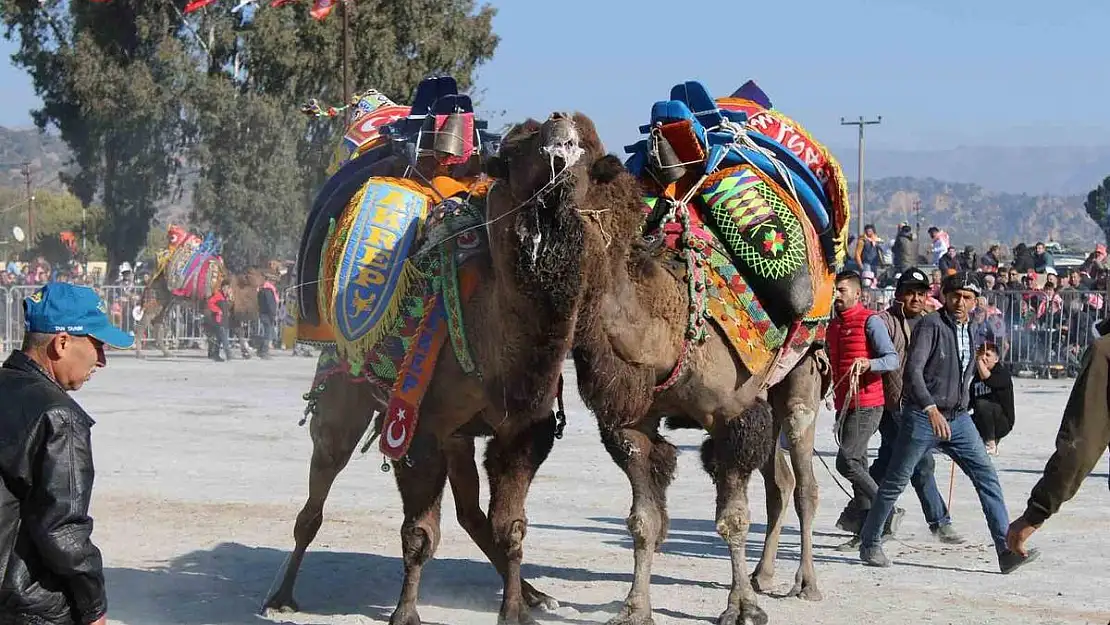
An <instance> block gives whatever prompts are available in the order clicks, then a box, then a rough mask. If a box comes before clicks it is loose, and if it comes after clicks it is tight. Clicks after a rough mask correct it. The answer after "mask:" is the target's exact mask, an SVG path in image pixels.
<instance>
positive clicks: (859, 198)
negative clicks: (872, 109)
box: [840, 115, 883, 237]
mask: <svg viewBox="0 0 1110 625" xmlns="http://www.w3.org/2000/svg"><path fill="white" fill-rule="evenodd" d="M882 122H883V116H882V115H879V117H878V119H872V120H864V119H863V116H862V115H861V116H860V118H859V120H858V121H846V120H845V119H844V118H843V117H841V118H840V125H841V126H859V146H858V148H857V149H858V152H859V153H858V156H859V163H858V174H857V181H856V212H857V213H858V215H859V221H857V222H856V236H857V237H858V236H861V235H862V234H863V127H864V126H871V125H873V124H881V123H882Z"/></svg>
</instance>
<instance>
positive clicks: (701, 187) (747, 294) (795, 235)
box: [626, 81, 849, 385]
mask: <svg viewBox="0 0 1110 625" xmlns="http://www.w3.org/2000/svg"><path fill="white" fill-rule="evenodd" d="M640 130H641V132H643V133H647V134H648V138H647V139H644V140H641V141H639V142H638V143H636V144H634V145H631V146H628V147H626V151H627V152H629V153H631V157H630V158H629V159H628V161H627V162H626V166H627V167H628V169H629V170H630V171H632V173H633V174H635V175H637V176H638V177H639V178H640V180H641V182H642V184H643V186H644V189H645V204H646V209H645V212H647V214H648V216H647V220H646V223H645V228H644V232H645V235H647V236H649V237H651V238H656V239H661V240H662V241H663V242H664V243H665V245H664V246H663V247H664V249H665V250H666V253H667V254H669V259H668V260H667V262H665V265H666V266H667V267H668V269H670V270H671V271H672V273H674V274H675V275H676V276H677V277H679V278H680V279H682V280H684V281H687V282H688V283H690V284H692V285H694V286H695V288H694V289H692V290H691V298H692V301H691V308H692V310H694V311H695V315H703V316H704V317H707V318H709V319H711V320H712V322H713V323H714V324H715V325H717V326H719V327H720V328H721V330H722V331H723V332H724V334H725V335H726V336H728V338H729V342H730V344H731V345H732V347H733V349H734V351H735V352H736V353H737V355H738V356H739V357H740V358H741V360H742V361H743V362H744V364H745V366H746V367H747V368H748V369H749V371H751V372H752V373H753V374H756V375H765V376H766V378H767V381H768V382H767V385H772V384H774V383H777V382H778V381H779V380H781V379H782V377H784V376H785V374H786V373H788V372H789V371H790V370H791V369H792V368H793V366H794V365H795V364H797V362H798V360H800V359H801V357H802V356H804V354H805V353H806V352H807V351H808V349H809V347H810V345H811V344H812V343H814V342H817V341H823V340H824V332H825V326H826V325H827V322H828V320H829V318H830V317H831V314H832V299H833V276H834V275H835V274H836V272H837V271H838V269H839V267H840V266H842V265H843V262H844V259H845V257H846V252H847V249H846V236H847V227H848V216H849V207H848V199H847V187H846V185H845V183H844V178H843V174H842V172H841V171H840V168H839V165H838V163H837V162H836V160H835V159H834V158H833V157H832V155H831V154H830V153H829V152H828V150H827V149H825V148H824V146H822V145H821V144H819V143H817V142H816V141H814V140H812V138H810V137H809V135H808V134H806V132H805V131H804V129H802V128H801V126H800V125H797V124H796V123H795V122H793V121H792V120H790V119H789V118H787V117H786V116H785V115H782V114H781V113H779V112H778V111H774V110H773V109H771V108H770V101H769V100H768V99H767V97H766V95H765V94H763V92H762V91H761V90H759V88H758V87H756V86H755V84H754V83H752V82H750V81H749V82H748V83H746V84H745V85H744V86H743V87H741V88H740V89H739V90H737V92H736V93H734V94H733V96H732V97H730V98H725V99H723V100H720V101H718V100H714V99H713V98H712V97H711V96H710V95H709V94H708V92H707V90H706V89H705V87H704V86H702V85H701V84H700V83H697V82H693V81H690V82H685V83H682V84H680V85H676V86H675V87H674V88H673V89H672V90H671V99H670V100H666V101H661V102H657V103H655V105H654V106H653V107H652V116H651V123H650V124H648V125H645V126H642V127H641V128H640ZM765 132H766V133H770V134H764V133H765ZM695 325H696V322H695V321H693V320H692V321H691V327H694V326H695Z"/></svg>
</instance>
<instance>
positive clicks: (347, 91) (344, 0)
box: [339, 0, 354, 130]
mask: <svg viewBox="0 0 1110 625" xmlns="http://www.w3.org/2000/svg"><path fill="white" fill-rule="evenodd" d="M349 4H350V0H339V17H340V19H341V21H342V24H343V106H346V107H347V109H346V110H345V113H346V117H345V119H346V120H347V123H346V124H345V126H347V125H350V123H351V114H352V113H353V112H354V111H353V110H352V109H351V69H350V66H351V46H350V41H351V36H350V30H351V18H350V15H349V14H350V9H349V7H348V5H349ZM344 130H346V128H345V127H344Z"/></svg>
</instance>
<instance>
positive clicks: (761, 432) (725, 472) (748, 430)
mask: <svg viewBox="0 0 1110 625" xmlns="http://www.w3.org/2000/svg"><path fill="white" fill-rule="evenodd" d="M773 429H774V426H773V422H772V417H771V409H770V407H769V406H768V405H767V403H766V402H764V401H762V400H756V403H755V404H754V405H752V406H751V407H750V408H748V409H747V410H745V411H744V413H743V414H742V415H740V416H739V417H737V418H734V419H732V420H729V421H727V422H725V421H722V422H721V423H720V425H718V426H716V427H715V428H714V431H713V435H712V438H710V439H708V440H707V441H706V445H705V447H703V450H702V459H703V462H705V464H706V469H711V474H712V475H713V476H714V482H715V483H716V486H717V533H718V534H720V535H721V538H723V539H724V541H725V543H726V544H727V545H728V550H729V556H730V557H731V560H732V587H731V589H730V590H729V594H728V606H727V607H726V608H725V611H724V612H722V613H721V616H720V617H719V618H718V620H717V623H718V625H765V624H766V623H767V613H766V612H764V611H763V609H762V608H760V607H759V604H758V601H757V598H756V594H755V589H754V588H752V583H751V579H750V578H749V577H748V570H747V569H748V564H747V561H746V560H745V554H744V548H745V543H746V542H747V539H748V530H749V528H750V527H751V510H750V508H749V506H748V480H749V478H750V477H751V474H752V472H753V471H755V470H756V469H758V468H759V467H761V466H762V465H763V464H765V463H766V462H767V461H768V460H769V458H770V456H771V453H772V451H773V445H774V439H773V438H772V430H773Z"/></svg>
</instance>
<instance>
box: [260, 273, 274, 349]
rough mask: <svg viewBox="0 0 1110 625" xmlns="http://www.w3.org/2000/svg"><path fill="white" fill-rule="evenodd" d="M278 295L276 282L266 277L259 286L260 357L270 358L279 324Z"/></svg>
mask: <svg viewBox="0 0 1110 625" xmlns="http://www.w3.org/2000/svg"><path fill="white" fill-rule="evenodd" d="M277 314H278V297H277V289H276V288H274V283H273V282H271V281H270V278H269V277H266V279H265V281H264V282H263V283H262V286H260V287H258V323H259V324H260V325H261V326H262V344H261V345H259V347H258V357H259V358H262V359H263V360H269V359H270V347H272V346H273V344H274V338H275V336H274V334H275V329H276V325H277Z"/></svg>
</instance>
